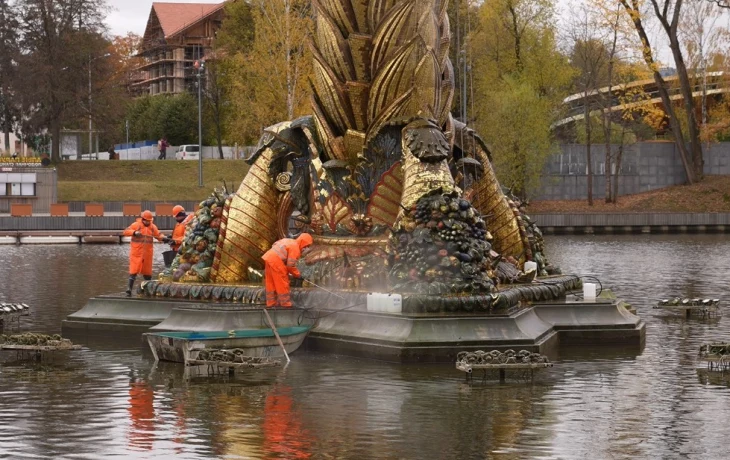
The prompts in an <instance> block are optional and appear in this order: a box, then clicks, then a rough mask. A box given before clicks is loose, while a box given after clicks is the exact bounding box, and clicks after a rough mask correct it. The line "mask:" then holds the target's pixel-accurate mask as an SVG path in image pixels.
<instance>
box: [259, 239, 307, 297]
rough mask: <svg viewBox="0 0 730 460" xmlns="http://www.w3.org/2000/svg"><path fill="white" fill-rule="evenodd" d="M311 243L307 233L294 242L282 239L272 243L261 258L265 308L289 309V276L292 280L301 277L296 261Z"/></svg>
mask: <svg viewBox="0 0 730 460" xmlns="http://www.w3.org/2000/svg"><path fill="white" fill-rule="evenodd" d="M312 242H313V240H312V235H310V234H309V233H302V234H301V235H299V236H298V237H297V239H296V240H293V239H291V238H284V239H281V240H279V241H277V242H276V243H274V244H273V245H272V246H271V249H269V250H268V251H266V254H264V255H263V257H261V258H262V259H264V262H265V264H266V265H265V269H264V276H265V278H266V307H267V308H270V307H287V308H291V289H290V287H289V274H291V275H292V276H293V277H294V278H301V277H302V275H301V273H299V270H297V261H298V260H299V258H300V257H301V256H302V255H305V254H306V253H307V252H308V251H309V247H310V246H311V245H312Z"/></svg>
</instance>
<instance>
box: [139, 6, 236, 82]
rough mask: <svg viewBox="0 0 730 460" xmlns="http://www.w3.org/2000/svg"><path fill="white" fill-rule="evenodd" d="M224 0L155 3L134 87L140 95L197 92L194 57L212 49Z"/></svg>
mask: <svg viewBox="0 0 730 460" xmlns="http://www.w3.org/2000/svg"><path fill="white" fill-rule="evenodd" d="M225 3H226V2H225V1H224V2H221V3H217V4H210V3H162V2H156V3H153V4H152V9H151V11H150V16H149V18H148V19H147V27H146V29H145V32H144V36H143V37H142V44H141V47H140V50H139V52H138V55H139V56H140V57H142V58H143V59H144V64H142V65H141V66H140V67H139V68H137V69H136V70H135V75H134V80H135V81H134V82H133V83H132V88H133V90H134V92H135V94H138V95H156V94H180V93H182V92H185V91H189V92H194V91H195V90H196V86H195V82H196V78H197V69H196V68H195V67H194V64H195V61H197V60H199V59H203V58H205V57H206V55H207V54H209V53H210V50H211V47H212V43H213V40H214V37H215V33H216V31H217V30H218V29H219V28H220V26H221V22H222V20H223V13H224V6H225Z"/></svg>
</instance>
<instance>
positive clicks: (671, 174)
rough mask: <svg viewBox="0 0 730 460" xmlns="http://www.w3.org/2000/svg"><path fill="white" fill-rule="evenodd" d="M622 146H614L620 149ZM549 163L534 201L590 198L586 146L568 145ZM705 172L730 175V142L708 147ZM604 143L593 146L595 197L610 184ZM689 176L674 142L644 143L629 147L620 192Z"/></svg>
mask: <svg viewBox="0 0 730 460" xmlns="http://www.w3.org/2000/svg"><path fill="white" fill-rule="evenodd" d="M617 149H618V146H615V145H614V146H613V147H612V152H614V153H615V152H616V151H617ZM561 150H562V152H561V153H559V154H557V155H553V156H552V157H551V158H550V159H549V160H548V162H547V164H546V165H545V170H544V171H545V172H544V175H543V177H542V184H541V189H540V190H539V192H538V193H537V194H536V195H534V196H533V199H534V200H577V199H586V198H587V196H588V195H587V183H588V176H587V171H588V169H587V164H586V146H585V145H579V144H564V145H562V146H561ZM703 151H704V157H705V168H704V171H705V174H711V175H721V174H730V142H722V143H715V144H710V146H709V148H708V147H707V146H704V150H703ZM605 158H606V153H605V146H604V145H592V146H591V160H592V161H591V163H592V166H593V198H595V199H600V198H603V197H604V192H605V187H606V178H605V170H606V161H605ZM685 182H686V176H685V173H684V168H683V167H682V160H681V159H680V156H679V152H678V150H677V147H676V145H675V144H674V142H663V141H661V142H641V143H637V144H633V145H630V146H626V147H625V148H624V152H623V158H622V161H621V171H620V173H619V195H629V194H634V193H641V192H647V191H650V190H656V189H660V188H664V187H669V186H672V185H678V184H684V183H685Z"/></svg>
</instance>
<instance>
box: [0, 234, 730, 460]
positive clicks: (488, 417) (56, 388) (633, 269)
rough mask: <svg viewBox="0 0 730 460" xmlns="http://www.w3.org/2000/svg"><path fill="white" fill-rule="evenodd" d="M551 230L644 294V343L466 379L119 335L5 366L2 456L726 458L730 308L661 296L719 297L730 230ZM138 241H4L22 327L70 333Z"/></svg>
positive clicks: (570, 267)
mask: <svg viewBox="0 0 730 460" xmlns="http://www.w3.org/2000/svg"><path fill="white" fill-rule="evenodd" d="M546 240H547V247H548V249H549V256H550V259H551V261H552V262H553V263H555V264H556V265H559V266H561V267H562V268H563V271H564V272H566V273H579V274H584V275H593V276H596V277H598V278H599V280H600V282H601V284H602V285H603V286H604V288H610V289H611V290H613V291H614V292H616V294H617V295H618V296H619V297H621V298H623V299H624V300H626V301H627V302H629V303H631V304H632V305H633V306H634V307H635V308H636V309H637V311H638V312H639V315H640V316H641V318H642V319H643V320H644V321H645V322H646V326H647V339H646V346H645V347H644V348H643V349H642V350H636V349H632V348H629V349H617V348H611V349H606V348H602V347H579V348H569V349H563V350H561V351H560V354H559V356H557V357H556V359H555V360H554V361H555V364H556V365H555V367H553V368H550V369H546V370H544V371H542V372H540V373H539V374H538V376H537V378H536V379H535V380H534V381H533V382H531V383H525V382H512V381H510V382H507V383H506V384H503V385H500V384H498V383H494V382H490V383H487V384H480V383H475V384H473V385H468V384H465V383H464V377H463V375H461V374H460V373H459V372H457V371H455V370H454V368H453V365H394V364H387V363H378V362H372V361H367V360H357V359H351V358H346V357H337V356H332V355H323V354H312V353H303V352H297V354H296V355H294V357H293V361H292V363H291V364H290V365H289V366H288V367H287V368H286V369H268V370H262V371H260V372H253V373H247V374H243V375H237V376H235V377H232V378H231V377H228V376H218V377H207V376H204V375H203V376H194V375H193V376H186V375H185V374H184V370H183V368H182V367H181V366H179V365H170V364H165V363H159V364H158V365H157V366H155V365H154V363H152V361H151V360H150V359H149V356H148V355H147V354H144V353H142V349H141V348H140V345H139V343H138V342H134V343H132V342H130V341H129V339H121V338H115V337H114V336H110V337H107V338H105V339H104V340H93V341H92V340H89V341H88V342H85V343H87V345H88V348H85V349H84V350H82V351H79V352H75V353H71V354H69V355H68V356H67V357H64V358H61V359H58V360H56V361H54V362H49V363H41V364H40V365H28V364H13V363H5V364H3V365H1V366H0V430H2V433H3V435H2V436H0V457H2V456H4V458H33V457H35V458H53V457H59V458H79V459H81V458H90V459H91V458H93V459H98V458H99V457H102V456H106V455H114V456H118V457H123V458H172V457H174V458H181V459H203V458H295V457H302V458H306V457H307V456H312V457H315V458H356V457H362V458H384V459H390V458H434V459H441V458H491V457H507V458H526V457H529V458H558V459H565V458H581V457H583V458H676V457H682V456H687V457H694V458H724V457H725V456H726V439H727V436H728V435H730V430H729V429H728V428H727V427H728V426H729V425H728V424H727V423H724V421H725V420H730V413H729V412H730V391H729V390H728V388H730V377H728V376H727V375H722V374H718V373H715V372H712V373H711V372H707V370H706V369H704V368H702V367H701V366H700V367H699V368H698V366H697V351H698V348H699V345H700V344H702V343H704V342H706V341H710V340H728V341H730V328H728V321H730V319H728V317H727V316H723V317H721V318H719V319H716V320H697V319H692V320H689V321H688V320H685V319H683V318H680V317H676V316H671V315H667V314H666V313H664V312H662V311H658V310H653V309H652V306H653V305H654V303H655V302H656V300H658V299H661V298H664V297H667V296H670V295H683V296H688V297H720V298H722V297H723V295H724V293H725V292H729V291H730V289H729V288H730V286H729V285H728V284H730V280H728V277H727V276H726V275H725V274H726V273H727V272H728V270H727V269H728V262H727V258H726V257H725V256H724V254H727V252H728V249H730V242H728V241H725V240H726V238H725V236H724V235H716V236H713V235H663V236H657V235H651V236H646V235H618V236H606V237H602V236H580V237H579V236H560V237H547V238H546ZM127 250H128V248H127V247H126V246H114V245H110V246H98V247H92V246H88V245H81V246H76V245H74V246H73V247H71V246H52V247H39V246H13V247H8V248H3V249H2V251H0V279H2V280H3V287H2V289H3V290H2V292H0V300H2V301H5V300H10V301H23V302H26V303H29V304H30V305H31V306H32V308H33V315H32V316H30V317H27V318H24V319H23V321H22V322H21V328H22V329H23V330H33V331H37V332H44V333H55V332H58V331H59V330H60V322H61V320H62V319H63V318H65V317H66V316H67V315H68V314H70V313H72V312H74V311H76V310H78V309H79V308H81V306H83V304H84V303H85V301H86V299H88V298H89V297H92V296H95V295H99V294H103V293H108V292H119V291H121V290H122V289H123V287H124V282H125V280H126V268H127ZM158 255H159V254H158ZM21 263H22V264H24V266H27V269H26V268H23V269H22V270H18V269H17V267H21V265H20V264H21ZM155 263H156V267H158V268H156V269H159V268H161V265H162V258H161V256H159V260H156V262H155ZM13 267H16V268H13ZM39 286H40V287H41V288H38V287H39Z"/></svg>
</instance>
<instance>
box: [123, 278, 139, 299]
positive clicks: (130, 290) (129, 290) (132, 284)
mask: <svg viewBox="0 0 730 460" xmlns="http://www.w3.org/2000/svg"><path fill="white" fill-rule="evenodd" d="M136 279H137V276H136V275H130V276H129V287H128V288H127V291H126V292H127V297H132V288H134V280H136Z"/></svg>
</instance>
